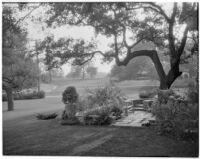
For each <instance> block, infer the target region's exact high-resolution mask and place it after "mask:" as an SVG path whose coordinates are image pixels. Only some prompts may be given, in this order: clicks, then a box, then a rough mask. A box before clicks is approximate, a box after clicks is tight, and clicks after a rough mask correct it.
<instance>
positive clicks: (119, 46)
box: [46, 2, 198, 89]
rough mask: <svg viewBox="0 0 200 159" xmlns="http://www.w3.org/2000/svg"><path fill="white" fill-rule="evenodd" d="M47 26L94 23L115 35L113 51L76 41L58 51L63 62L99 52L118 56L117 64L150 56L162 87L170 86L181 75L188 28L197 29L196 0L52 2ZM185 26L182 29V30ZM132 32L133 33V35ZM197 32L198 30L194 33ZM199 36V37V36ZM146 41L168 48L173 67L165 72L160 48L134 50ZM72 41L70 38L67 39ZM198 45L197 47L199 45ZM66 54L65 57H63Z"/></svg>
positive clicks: (82, 59) (96, 28) (108, 57)
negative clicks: (169, 0) (164, 0)
mask: <svg viewBox="0 0 200 159" xmlns="http://www.w3.org/2000/svg"><path fill="white" fill-rule="evenodd" d="M48 5H49V6H50V9H49V10H48V12H47V14H48V15H49V18H48V20H47V21H46V22H47V24H48V26H53V27H56V26H62V25H66V24H68V25H79V26H92V27H94V29H95V31H96V33H97V34H103V35H105V36H107V37H110V38H113V43H112V44H111V45H110V51H107V52H102V51H101V50H95V48H94V47H91V48H90V50H88V49H84V45H83V44H81V45H80V43H79V45H77V44H76V46H77V48H76V49H77V50H73V51H72V50H70V49H69V50H68V49H67V48H65V49H64V50H62V49H61V50H60V51H59V52H58V50H57V52H56V53H55V56H56V57H58V58H59V57H60V58H61V59H62V63H64V62H65V59H66V61H68V60H69V57H70V58H75V59H79V62H80V61H82V62H80V64H81V63H83V61H85V60H86V61H87V60H89V59H91V58H92V57H94V55H95V54H97V53H100V54H101V55H103V56H104V58H105V60H111V59H113V58H114V59H115V61H116V64H117V65H119V66H121V65H124V66H126V65H127V64H128V63H129V61H130V60H132V59H133V58H135V57H137V56H147V57H149V58H150V59H151V60H152V61H153V63H154V65H155V69H156V70H157V73H158V76H159V78H160V89H168V88H170V86H171V85H172V83H173V82H174V81H175V80H176V79H177V77H179V76H180V75H181V71H180V70H179V65H180V62H181V60H182V57H183V52H184V47H185V45H186V43H187V39H188V35H189V32H195V31H196V32H198V28H197V17H198V16H197V14H198V12H197V11H198V4H197V3H173V4H172V5H173V6H172V8H171V9H170V8H167V10H166V9H164V7H163V5H162V4H157V3H136V2H127V3H49V4H48ZM181 28H183V31H182V32H180V31H179V30H180V29H181ZM130 35H131V36H130ZM195 35H198V34H195ZM197 39H198V38H197ZM145 41H152V42H153V43H154V44H155V45H156V46H157V47H159V48H160V47H162V48H167V49H168V51H167V52H166V54H168V56H169V57H170V70H169V72H167V73H165V71H164V69H163V66H162V63H161V62H160V59H159V56H158V52H157V50H156V49H155V50H145V49H144V50H134V47H135V46H136V45H137V44H138V43H140V42H145ZM68 42H69V41H68ZM196 49H198V47H196ZM63 57H66V58H63Z"/></svg>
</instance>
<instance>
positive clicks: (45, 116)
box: [36, 113, 58, 120]
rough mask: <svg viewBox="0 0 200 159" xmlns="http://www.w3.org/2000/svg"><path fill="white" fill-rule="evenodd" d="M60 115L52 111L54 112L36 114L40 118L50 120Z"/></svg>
mask: <svg viewBox="0 0 200 159" xmlns="http://www.w3.org/2000/svg"><path fill="white" fill-rule="evenodd" d="M57 116H58V114H56V113H52V114H41V113H38V114H37V115H36V117H37V118H38V119H40V120H49V119H55V118H56V117H57Z"/></svg>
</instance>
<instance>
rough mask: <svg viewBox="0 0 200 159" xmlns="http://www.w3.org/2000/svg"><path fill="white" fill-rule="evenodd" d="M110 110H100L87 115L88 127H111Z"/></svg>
mask: <svg viewBox="0 0 200 159" xmlns="http://www.w3.org/2000/svg"><path fill="white" fill-rule="evenodd" d="M109 115H110V111H109V108H104V109H102V108H101V109H99V110H95V111H92V112H89V113H87V114H86V115H85V116H84V123H85V124H86V125H109V124H110V123H111V121H112V119H111V117H110V116H109Z"/></svg>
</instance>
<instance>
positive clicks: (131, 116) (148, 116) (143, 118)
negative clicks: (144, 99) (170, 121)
mask: <svg viewBox="0 0 200 159" xmlns="http://www.w3.org/2000/svg"><path fill="white" fill-rule="evenodd" d="M149 120H155V117H154V116H153V115H152V113H150V112H146V111H134V112H130V113H128V116H126V117H123V118H122V119H119V120H117V121H116V122H115V123H113V124H112V125H113V126H128V127H141V126H142V124H145V123H148V121H149Z"/></svg>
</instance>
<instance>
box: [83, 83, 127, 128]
mask: <svg viewBox="0 0 200 159" xmlns="http://www.w3.org/2000/svg"><path fill="white" fill-rule="evenodd" d="M87 91H88V95H87V96H86V97H85V98H84V100H82V103H81V105H82V109H84V108H85V110H86V111H87V113H86V114H84V122H85V124H87V125H107V124H110V123H111V121H112V118H113V117H114V118H115V119H119V118H121V114H122V112H123V111H122V108H123V105H124V104H123V103H124V98H123V95H122V93H121V92H120V90H119V89H117V88H116V87H109V86H106V87H103V88H98V89H96V90H93V91H92V90H87Z"/></svg>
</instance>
